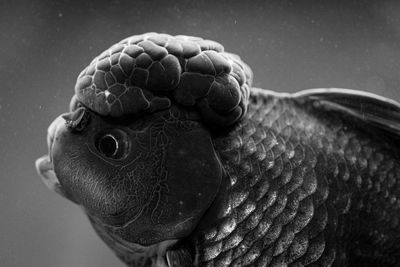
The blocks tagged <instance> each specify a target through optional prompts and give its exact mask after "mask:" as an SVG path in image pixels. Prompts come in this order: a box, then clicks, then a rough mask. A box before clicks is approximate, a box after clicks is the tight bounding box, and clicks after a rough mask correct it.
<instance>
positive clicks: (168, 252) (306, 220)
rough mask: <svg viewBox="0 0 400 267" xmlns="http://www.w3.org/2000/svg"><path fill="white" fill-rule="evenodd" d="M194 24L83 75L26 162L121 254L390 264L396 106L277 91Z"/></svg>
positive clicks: (136, 42) (212, 262)
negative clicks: (256, 83)
mask: <svg viewBox="0 0 400 267" xmlns="http://www.w3.org/2000/svg"><path fill="white" fill-rule="evenodd" d="M252 80H253V73H252V71H251V68H250V67H249V66H248V65H247V64H246V63H244V62H243V61H242V59H241V58H240V57H239V56H237V55H235V54H232V53H229V52H225V51H224V47H223V46H222V45H221V44H219V43H217V42H215V41H211V40H206V39H202V38H199V37H192V36H185V35H178V36H172V35H168V34H160V33H145V34H141V35H134V36H130V37H128V38H126V39H124V40H122V41H120V42H118V43H116V44H115V45H113V46H111V47H110V48H109V49H107V50H105V51H104V52H103V53H101V54H100V55H99V56H97V57H96V58H94V59H93V61H92V62H91V63H90V64H89V65H88V66H87V67H86V68H85V69H84V70H83V71H82V72H81V73H80V74H79V76H78V78H77V82H76V85H75V93H74V95H73V96H72V100H71V102H70V108H69V111H68V112H66V113H64V114H61V115H60V116H59V117H57V118H56V119H55V120H54V121H53V122H52V123H51V124H50V126H49V128H48V133H47V145H48V154H47V155H44V156H42V157H41V158H39V159H38V160H37V161H36V168H37V170H38V173H39V175H40V176H41V177H42V180H43V182H44V183H45V184H46V185H47V186H48V187H49V188H50V189H51V190H53V191H55V192H56V193H58V194H60V195H61V196H63V197H65V198H66V199H68V200H70V201H72V202H74V203H75V204H77V205H79V206H80V207H81V208H82V210H83V211H84V213H85V214H86V215H87V217H88V219H89V221H90V222H91V224H92V226H93V228H94V230H95V231H96V233H97V234H98V235H99V236H100V238H101V239H102V240H103V241H104V242H105V243H106V244H107V245H108V246H109V247H110V248H111V249H112V250H113V251H114V252H115V254H116V255H117V256H118V257H119V258H120V259H121V260H122V261H123V262H124V263H126V265H127V266H170V267H171V266H376V265H381V266H396V265H398V264H399V262H400V245H399V242H398V241H399V240H400V239H399V238H400V222H399V219H400V199H399V197H400V161H399V159H400V154H399V148H398V144H399V137H400V104H399V103H398V102H396V101H394V100H391V99H388V98H385V97H382V96H378V95H375V94H372V93H368V92H364V91H357V90H351V89H339V88H325V89H324V88H322V89H308V90H303V91H299V92H297V93H292V94H289V93H280V92H275V91H271V90H266V89H260V88H255V87H252Z"/></svg>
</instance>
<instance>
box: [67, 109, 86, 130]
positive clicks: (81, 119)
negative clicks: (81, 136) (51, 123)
mask: <svg viewBox="0 0 400 267" xmlns="http://www.w3.org/2000/svg"><path fill="white" fill-rule="evenodd" d="M61 117H62V118H63V119H64V120H65V125H66V126H67V128H68V129H69V130H72V131H76V132H81V131H83V130H84V129H85V128H86V126H87V125H88V123H89V119H90V113H89V112H88V111H87V109H86V108H85V107H80V108H78V109H76V110H74V111H73V112H70V113H67V114H64V115H61Z"/></svg>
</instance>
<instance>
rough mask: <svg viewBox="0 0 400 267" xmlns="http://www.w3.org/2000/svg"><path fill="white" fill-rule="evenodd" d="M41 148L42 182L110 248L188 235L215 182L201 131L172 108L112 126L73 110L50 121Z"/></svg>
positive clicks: (210, 151)
mask: <svg viewBox="0 0 400 267" xmlns="http://www.w3.org/2000/svg"><path fill="white" fill-rule="evenodd" d="M47 142H48V147H49V153H48V155H45V156H43V157H41V158H39V159H38V160H37V161H36V167H37V170H38V172H39V174H40V176H41V177H42V179H43V181H44V182H45V184H46V185H47V186H48V187H49V188H50V189H52V190H53V191H55V192H57V193H59V194H61V195H62V196H64V197H66V198H67V199H69V200H71V201H73V202H75V203H77V204H79V205H80V206H82V208H83V209H84V211H85V212H86V213H87V215H88V216H89V218H90V220H91V222H92V223H93V224H94V226H95V228H96V230H97V231H98V232H101V233H102V236H106V238H108V239H110V238H111V239H112V240H113V241H114V242H115V241H118V242H120V243H123V242H128V243H135V244H139V245H143V246H149V245H152V244H156V243H159V242H162V241H164V240H172V239H181V238H184V237H186V236H188V235H190V233H191V232H192V231H193V230H194V229H195V227H196V225H197V224H198V223H199V221H200V219H201V217H202V216H203V214H204V213H205V212H206V210H207V209H208V208H209V207H210V205H211V203H212V201H213V200H214V198H215V197H216V195H217V193H218V190H219V187H220V183H221V177H222V167H221V164H220V162H219V160H218V158H217V155H216V153H215V151H214V148H213V144H212V140H211V136H210V133H209V130H208V129H207V128H206V127H204V126H203V124H202V123H201V122H199V121H196V120H191V119H188V116H183V115H182V111H180V110H178V109H175V108H173V107H172V108H170V109H168V110H165V111H160V112H155V113H153V114H149V115H146V116H142V117H139V118H136V119H129V120H123V119H119V120H116V119H110V118H108V117H106V116H101V115H99V114H97V113H95V112H93V111H92V110H90V109H88V108H86V107H84V106H80V107H77V108H75V109H74V110H72V111H71V112H70V113H66V114H63V115H61V116H59V117H58V118H56V119H55V120H54V121H53V122H52V124H51V125H50V127H49V129H48V138H47Z"/></svg>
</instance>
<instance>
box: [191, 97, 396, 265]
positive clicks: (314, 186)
mask: <svg viewBox="0 0 400 267" xmlns="http://www.w3.org/2000/svg"><path fill="white" fill-rule="evenodd" d="M213 142H214V146H215V150H216V151H217V153H218V155H219V157H220V160H221V163H222V165H223V167H224V169H225V171H226V173H227V178H228V179H226V181H225V184H223V185H222V189H221V190H222V192H224V193H221V194H222V195H220V196H219V199H218V201H215V203H216V204H214V207H213V208H212V211H210V212H211V214H212V215H213V216H215V217H214V218H215V220H214V221H213V222H211V221H209V220H208V219H207V220H208V221H207V222H205V226H204V225H203V226H202V227H200V228H199V229H198V231H197V233H196V234H195V235H194V237H193V240H194V243H195V244H196V245H195V247H196V254H197V255H196V257H195V261H196V263H197V264H198V265H200V266H376V265H377V264H379V265H381V266H396V263H397V262H400V253H399V251H400V245H399V244H398V242H396V241H397V240H400V239H399V238H400V232H399V228H400V225H399V215H398V214H399V209H400V201H399V200H398V198H397V196H399V195H400V194H399V193H400V183H399V182H398V177H400V166H399V153H398V146H397V144H398V140H397V139H396V138H395V137H393V138H392V137H391V136H390V135H388V134H387V133H385V132H381V131H380V130H379V129H377V128H375V127H372V126H371V125H369V124H368V123H366V122H363V121H361V120H359V119H354V118H351V117H349V116H346V114H345V113H341V112H334V111H330V110H325V109H324V107H319V103H318V101H311V100H310V101H308V102H307V101H306V102H304V101H303V102H301V101H298V100H296V99H294V98H291V97H290V96H289V95H287V96H284V97H278V96H276V95H273V94H268V93H266V92H262V91H261V90H252V95H251V98H250V104H249V110H248V114H247V115H246V116H245V117H244V118H243V119H242V120H241V121H240V122H239V124H238V125H237V126H236V127H235V128H234V129H233V130H231V131H230V132H229V133H227V134H226V135H224V134H223V135H219V136H215V137H214V139H213Z"/></svg>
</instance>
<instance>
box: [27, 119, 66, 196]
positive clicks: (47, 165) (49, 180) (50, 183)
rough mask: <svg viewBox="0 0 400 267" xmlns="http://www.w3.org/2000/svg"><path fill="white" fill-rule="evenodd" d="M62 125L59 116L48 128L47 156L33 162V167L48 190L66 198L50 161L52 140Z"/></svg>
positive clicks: (62, 120)
mask: <svg viewBox="0 0 400 267" xmlns="http://www.w3.org/2000/svg"><path fill="white" fill-rule="evenodd" d="M64 123H65V120H64V119H63V118H62V117H61V116H59V117H57V118H56V119H55V120H54V121H53V122H52V123H51V124H50V126H49V128H48V129H47V147H48V154H47V155H43V156H42V157H40V158H38V159H37V160H36V161H35V167H36V170H37V172H38V174H39V176H40V177H41V179H42V181H43V183H44V184H45V185H46V186H47V187H48V188H49V189H51V190H53V191H55V192H57V193H59V194H60V195H62V196H64V197H67V196H66V194H65V192H64V190H63V189H62V187H61V185H60V182H59V180H58V178H57V175H56V173H55V171H54V164H53V160H52V148H53V143H54V138H55V136H56V132H57V129H58V127H59V126H60V125H62V124H64Z"/></svg>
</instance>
